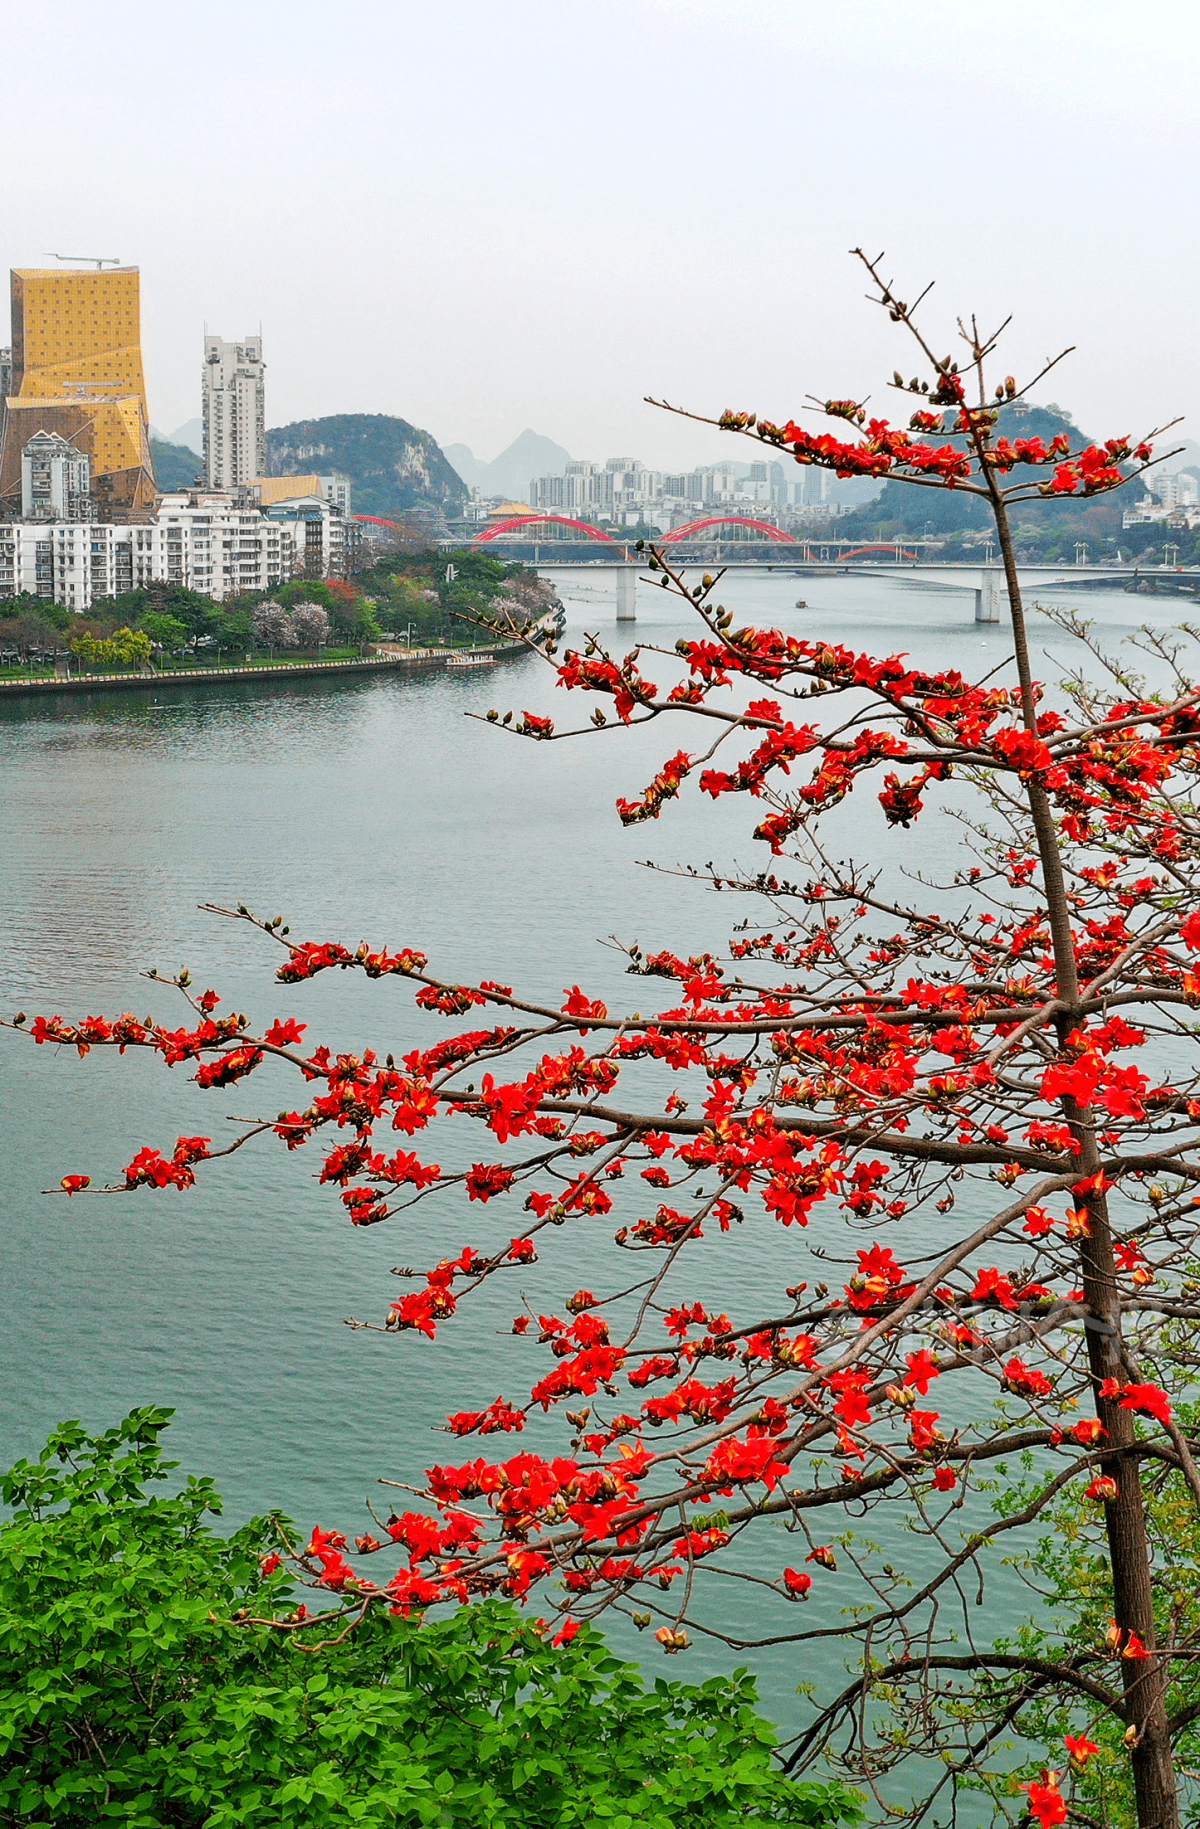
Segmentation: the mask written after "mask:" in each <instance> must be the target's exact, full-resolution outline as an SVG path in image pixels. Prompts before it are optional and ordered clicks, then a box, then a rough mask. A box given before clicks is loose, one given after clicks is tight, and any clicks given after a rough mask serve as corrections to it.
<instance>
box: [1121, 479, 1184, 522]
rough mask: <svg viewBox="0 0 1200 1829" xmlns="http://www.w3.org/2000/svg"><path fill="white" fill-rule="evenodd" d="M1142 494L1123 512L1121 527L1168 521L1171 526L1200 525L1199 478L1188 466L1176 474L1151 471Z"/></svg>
mask: <svg viewBox="0 0 1200 1829" xmlns="http://www.w3.org/2000/svg"><path fill="white" fill-rule="evenodd" d="M1147 487H1148V488H1149V489H1150V490H1152V491H1153V493H1152V494H1150V495H1146V496H1143V498H1142V500H1141V501H1140V502H1135V503H1134V504H1133V507H1132V508H1127V509H1126V510H1125V512H1124V514H1123V515H1122V516H1121V526H1122V527H1148V526H1153V525H1155V524H1156V523H1159V522H1165V523H1166V524H1167V525H1168V526H1170V527H1189V528H1191V527H1200V478H1198V477H1195V476H1193V475H1192V474H1191V472H1190V471H1188V470H1181V471H1180V472H1179V473H1178V475H1176V476H1160V475H1158V474H1156V473H1154V472H1151V474H1150V476H1149V477H1148V478H1147Z"/></svg>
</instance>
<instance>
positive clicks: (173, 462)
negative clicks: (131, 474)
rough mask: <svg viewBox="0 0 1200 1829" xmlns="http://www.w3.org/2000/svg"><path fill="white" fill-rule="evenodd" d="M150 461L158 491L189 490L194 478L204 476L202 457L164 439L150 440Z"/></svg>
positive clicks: (187, 448)
mask: <svg viewBox="0 0 1200 1829" xmlns="http://www.w3.org/2000/svg"><path fill="white" fill-rule="evenodd" d="M150 460H151V462H152V463H153V465H154V480H155V482H156V483H157V484H158V486H159V488H160V489H190V488H191V486H192V484H193V483H194V482H195V481H196V478H197V477H199V476H203V475H204V459H203V458H202V457H197V456H196V453H195V452H194V451H193V450H191V449H190V448H189V447H188V446H187V445H173V444H172V443H171V442H170V440H169V439H166V438H152V439H151V440H150Z"/></svg>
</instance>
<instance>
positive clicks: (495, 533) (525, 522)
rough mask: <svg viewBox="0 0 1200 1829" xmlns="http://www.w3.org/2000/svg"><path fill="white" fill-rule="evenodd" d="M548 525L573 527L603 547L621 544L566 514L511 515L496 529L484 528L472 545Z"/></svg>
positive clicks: (497, 524) (587, 523) (595, 528)
mask: <svg viewBox="0 0 1200 1829" xmlns="http://www.w3.org/2000/svg"><path fill="white" fill-rule="evenodd" d="M547 525H550V526H554V527H573V528H575V529H576V530H577V531H578V532H579V533H583V534H586V535H587V537H588V539H589V540H598V541H599V542H600V543H601V545H603V546H617V545H618V544H619V542H618V541H616V540H614V539H613V537H612V535H611V534H610V533H603V532H602V531H601V530H600V528H598V527H593V526H592V525H591V524H590V522H588V521H573V520H571V518H570V516H569V515H565V514H514V515H510V516H509V518H508V520H507V521H497V522H496V524H495V526H494V527H484V528H483V529H482V530H481V531H480V532H479V533H477V534H476V535H475V538H474V539H473V540H472V542H471V544H472V546H484V545H486V544H487V542H488V541H489V540H496V539H499V537H500V536H501V534H506V533H513V532H514V531H516V530H518V529H521V528H529V527H545V526H547Z"/></svg>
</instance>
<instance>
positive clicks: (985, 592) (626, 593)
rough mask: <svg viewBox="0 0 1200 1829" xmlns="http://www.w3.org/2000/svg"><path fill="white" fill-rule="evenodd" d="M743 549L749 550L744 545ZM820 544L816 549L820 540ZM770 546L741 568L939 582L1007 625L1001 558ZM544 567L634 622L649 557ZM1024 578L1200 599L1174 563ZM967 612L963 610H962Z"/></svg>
mask: <svg viewBox="0 0 1200 1829" xmlns="http://www.w3.org/2000/svg"><path fill="white" fill-rule="evenodd" d="M742 544H743V549H744V544H745V543H742ZM814 544H816V543H815V542H814ZM775 551H776V549H772V554H771V556H770V557H766V556H764V557H762V558H760V559H758V560H757V561H756V562H753V563H751V562H749V561H746V560H742V561H741V563H740V564H739V566H738V569H739V571H741V570H753V571H757V572H765V573H775V574H779V573H782V574H783V575H784V576H787V577H794V578H806V577H807V578H827V579H833V578H897V577H898V578H902V579H904V580H906V581H911V582H912V583H914V584H929V585H935V586H937V587H938V588H939V589H941V590H953V591H961V592H962V593H963V594H964V596H965V594H966V593H967V592H970V593H971V595H972V597H973V598H974V611H975V620H976V622H981V623H994V622H999V621H1001V619H1002V617H1003V615H1004V613H1005V610H1006V608H1007V604H1008V589H1007V586H1006V584H1005V578H1004V572H1003V570H1002V569H1001V568H1000V566H999V565H997V564H996V562H995V560H992V561H991V562H990V563H987V562H976V563H970V562H966V561H962V560H956V561H953V562H951V563H949V564H938V563H937V562H936V561H921V560H911V559H910V560H907V561H906V560H900V561H897V560H894V559H892V560H887V561H885V562H883V563H876V564H870V563H867V564H864V563H862V562H854V561H850V562H848V563H838V562H836V561H834V562H826V563H822V562H821V561H820V560H818V559H813V560H811V561H805V560H803V559H797V558H791V557H784V556H783V555H782V554H780V556H779V557H775V556H774V554H775ZM671 557H672V560H673V561H674V560H675V559H676V558H678V559H679V561H680V563H681V564H685V565H688V566H690V567H693V568H694V567H695V565H697V564H709V565H723V564H724V563H725V562H724V561H723V560H722V559H719V558H716V557H715V555H713V556H710V555H707V554H706V555H701V556H699V557H697V558H695V559H693V558H692V557H691V556H690V555H688V554H684V553H682V552H680V551H679V550H678V548H677V549H676V551H675V552H673V553H672V555H671ZM540 563H541V565H542V566H543V568H544V569H547V570H552V571H556V572H567V573H570V574H572V575H575V576H578V577H579V578H580V580H581V581H582V580H583V579H585V578H589V577H590V578H594V579H595V581H596V587H597V590H596V594H597V596H600V595H603V596H604V597H606V598H607V597H610V596H611V597H612V598H613V599H615V603H616V612H617V621H618V622H632V621H633V620H634V618H635V592H636V586H637V581H638V579H639V578H641V577H646V576H648V573H647V570H646V565H645V560H644V558H643V561H642V563H640V564H626V563H623V562H620V561H618V562H615V563H614V561H613V560H611V559H609V558H607V557H605V558H597V559H588V560H583V559H567V560H560V559H551V558H548V557H546V556H545V555H543V556H542V558H541V560H540ZM1018 574H1019V577H1020V581H1021V584H1022V586H1023V587H1027V588H1028V589H1029V590H1030V591H1037V590H1055V591H1089V590H1102V589H1104V588H1106V587H1107V588H1109V589H1116V590H1125V591H1141V592H1146V593H1147V594H1155V595H1171V596H1181V597H1189V598H1197V599H1200V569H1191V570H1186V571H1185V570H1183V569H1182V568H1180V567H1175V566H1136V567H1135V566H1131V565H1116V564H1110V565H1072V566H1061V565H1060V566H1054V565H1022V566H1020V567H1018ZM964 607H965V606H964Z"/></svg>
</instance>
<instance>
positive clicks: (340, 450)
mask: <svg viewBox="0 0 1200 1829" xmlns="http://www.w3.org/2000/svg"><path fill="white" fill-rule="evenodd" d="M267 470H268V473H269V474H270V475H271V476H302V475H305V474H306V473H307V472H309V471H316V472H318V473H324V472H327V471H331V470H337V471H340V472H341V473H342V474H343V475H344V476H348V477H349V478H350V479H351V481H352V482H353V484H354V509H355V512H356V513H358V514H377V515H384V516H387V515H394V514H406V513H412V512H413V511H414V510H417V511H424V512H425V513H428V514H432V515H434V516H436V517H437V518H438V519H439V520H440V519H443V518H444V517H446V516H451V517H452V516H454V515H456V514H459V513H461V510H462V505H463V502H464V501H465V499H466V496H467V488H466V485H465V484H464V482H463V480H462V478H461V477H460V476H459V474H458V472H457V471H456V470H454V469H453V468H452V467H451V465H450V464H449V463H448V462H447V460H446V457H445V454H444V453H443V451H442V448H441V446H440V445H439V444H438V442H437V440H436V439H435V438H433V437H432V436H431V435H430V434H429V433H428V432H422V431H421V430H420V429H419V428H418V427H417V426H413V425H410V424H409V423H408V421H407V419H395V418H393V417H392V416H391V415H390V414H387V413H334V414H332V415H331V416H330V417H329V418H327V419H300V420H297V421H296V423H295V424H294V425H286V426H275V427H274V428H273V429H272V430H271V431H269V432H268V433H267Z"/></svg>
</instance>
